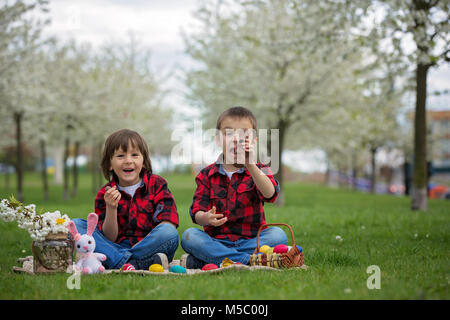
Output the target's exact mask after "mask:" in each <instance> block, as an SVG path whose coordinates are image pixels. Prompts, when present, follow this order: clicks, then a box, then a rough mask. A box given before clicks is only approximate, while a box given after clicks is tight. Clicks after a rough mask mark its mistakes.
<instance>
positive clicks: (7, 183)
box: [5, 157, 10, 191]
mask: <svg viewBox="0 0 450 320" xmlns="http://www.w3.org/2000/svg"><path fill="white" fill-rule="evenodd" d="M5 166H6V171H5V189H6V191H9V166H10V162H9V158H8V157H5Z"/></svg>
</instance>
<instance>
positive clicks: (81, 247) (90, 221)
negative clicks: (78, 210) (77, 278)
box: [67, 213, 106, 274]
mask: <svg viewBox="0 0 450 320" xmlns="http://www.w3.org/2000/svg"><path fill="white" fill-rule="evenodd" d="M97 222H98V216H97V215H96V214H95V213H90V214H89V215H88V217H87V231H86V234H83V235H80V234H79V233H78V230H77V227H76V226H75V223H74V222H73V221H70V222H69V224H68V225H67V228H68V229H69V232H70V234H71V235H72V237H73V239H74V240H75V248H76V249H77V252H78V254H79V255H80V256H81V257H80V260H78V262H77V265H76V268H77V269H79V270H81V272H82V273H83V274H92V273H98V272H103V271H105V267H104V266H103V265H102V263H101V262H100V261H105V260H106V256H105V255H104V254H102V253H96V252H94V250H95V240H94V237H93V236H92V233H94V230H95V227H96V226H97Z"/></svg>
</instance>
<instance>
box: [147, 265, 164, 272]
mask: <svg viewBox="0 0 450 320" xmlns="http://www.w3.org/2000/svg"><path fill="white" fill-rule="evenodd" d="M148 271H150V272H163V271H164V268H163V266H162V265H160V264H157V263H155V264H152V265H151V266H150V267H149V268H148Z"/></svg>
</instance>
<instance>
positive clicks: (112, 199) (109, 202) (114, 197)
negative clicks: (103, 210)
mask: <svg viewBox="0 0 450 320" xmlns="http://www.w3.org/2000/svg"><path fill="white" fill-rule="evenodd" d="M121 198H122V195H121V194H120V192H119V190H117V189H116V187H115V186H114V187H112V188H111V187H106V193H105V196H104V199H105V203H106V207H109V208H110V209H117V206H118V205H119V200H120V199H121Z"/></svg>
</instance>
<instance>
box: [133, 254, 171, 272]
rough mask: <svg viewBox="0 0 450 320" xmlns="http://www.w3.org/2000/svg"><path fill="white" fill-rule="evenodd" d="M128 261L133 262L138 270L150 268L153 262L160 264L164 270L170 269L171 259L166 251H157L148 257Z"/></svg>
mask: <svg viewBox="0 0 450 320" xmlns="http://www.w3.org/2000/svg"><path fill="white" fill-rule="evenodd" d="M128 263H130V264H132V265H133V266H134V267H135V268H136V270H148V268H149V267H150V266H151V265H152V264H156V263H157V264H160V265H161V266H162V267H163V268H164V270H169V259H167V256H166V255H165V254H164V253H155V254H154V255H152V256H151V257H150V258H147V259H130V260H128Z"/></svg>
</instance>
